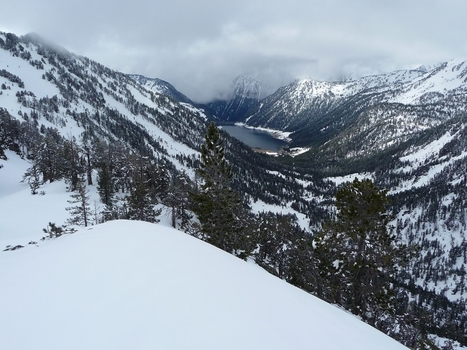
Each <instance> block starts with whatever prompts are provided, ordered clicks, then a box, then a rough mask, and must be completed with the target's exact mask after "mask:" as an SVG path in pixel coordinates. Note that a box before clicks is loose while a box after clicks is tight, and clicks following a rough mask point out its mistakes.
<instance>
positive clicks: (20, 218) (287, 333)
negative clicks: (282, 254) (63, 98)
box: [0, 152, 404, 350]
mask: <svg viewBox="0 0 467 350" xmlns="http://www.w3.org/2000/svg"><path fill="white" fill-rule="evenodd" d="M6 155H7V157H8V160H7V161H3V160H2V161H0V164H2V165H3V168H1V169H0V211H1V212H2V213H3V214H2V220H0V247H5V246H6V245H8V244H10V245H19V244H21V245H23V246H25V247H24V248H22V249H18V250H15V251H1V250H0V280H1V281H2V292H1V293H0V310H2V312H1V313H0V339H2V341H1V343H2V346H1V348H2V349H8V350H15V349H21V350H23V349H48V350H54V349H69V350H72V349H88V350H92V349H99V350H103V349H112V350H115V349H117V350H118V349H241V348H243V349H309V348H319V349H344V348H345V349H375V347H376V348H378V349H382V350H385V349H403V348H404V347H403V346H402V345H400V344H399V343H397V342H396V341H394V340H393V339H391V338H389V337H387V336H386V335H384V334H382V333H380V332H379V331H377V330H375V329H374V328H372V327H370V326H368V325H366V324H365V323H363V322H361V321H360V320H359V319H357V318H356V317H355V316H353V315H351V314H348V313H346V312H344V311H342V310H340V309H338V308H337V307H335V306H332V305H329V304H327V303H325V302H323V301H321V300H319V299H317V298H315V297H313V296H311V295H310V294H308V293H306V292H304V291H302V290H300V289H298V288H295V287H293V286H292V285H290V284H287V283H286V282H284V281H282V280H280V279H278V278H276V277H274V276H272V275H270V274H268V273H267V272H265V271H264V270H263V269H261V268H260V267H258V266H257V265H255V264H254V263H252V262H245V261H243V260H240V259H238V258H236V257H234V256H232V255H230V254H227V253H225V252H223V251H221V250H219V249H217V248H215V247H213V246H211V245H209V244H207V243H205V242H202V241H200V240H198V239H195V238H193V237H191V236H189V235H187V234H185V233H182V232H179V231H177V230H175V229H172V228H170V227H168V225H167V223H162V224H150V223H144V222H137V221H124V220H122V221H111V222H107V223H104V224H101V225H96V226H91V227H88V228H81V229H79V230H78V232H76V233H74V234H67V235H64V236H62V237H59V238H55V239H47V240H44V241H42V240H40V238H41V237H42V236H44V235H45V234H44V233H43V232H42V228H45V227H46V226H47V224H48V222H49V221H52V222H55V223H57V224H58V225H61V224H62V223H64V222H65V221H66V218H67V216H68V213H67V212H66V210H65V209H64V208H65V207H66V206H67V202H66V201H67V200H68V199H69V198H70V197H69V193H68V192H66V185H65V184H64V183H63V182H60V181H57V182H54V183H51V184H46V185H44V186H42V187H41V188H40V190H42V191H45V192H46V194H45V195H34V196H33V195H32V194H31V193H30V189H29V186H28V185H27V184H24V183H21V182H20V181H19V180H20V179H21V177H22V176H21V175H22V173H23V172H24V170H25V169H26V168H27V167H28V166H29V164H28V162H27V161H25V160H23V159H21V158H20V157H19V156H17V155H16V154H14V153H12V152H6ZM89 188H90V190H91V194H92V195H93V196H95V195H96V194H95V187H94V186H89ZM30 241H34V242H36V243H34V244H28V243H29V242H30ZM2 249H3V248H2Z"/></svg>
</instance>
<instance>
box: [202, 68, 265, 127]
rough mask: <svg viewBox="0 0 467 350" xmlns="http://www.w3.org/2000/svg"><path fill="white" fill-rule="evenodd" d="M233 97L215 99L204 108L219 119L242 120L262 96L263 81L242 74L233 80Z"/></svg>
mask: <svg viewBox="0 0 467 350" xmlns="http://www.w3.org/2000/svg"><path fill="white" fill-rule="evenodd" d="M232 84H233V92H232V97H231V98H230V99H228V100H218V101H213V102H210V103H208V104H205V105H204V108H205V109H206V110H207V111H209V112H210V113H211V114H213V115H214V116H215V117H216V118H217V119H218V120H221V121H229V122H235V121H239V120H242V119H243V118H244V115H245V114H246V113H247V111H248V110H249V109H250V108H251V107H252V106H253V105H255V104H256V103H257V102H258V101H259V100H260V99H261V98H262V96H261V82H260V80H259V79H258V78H257V77H255V76H251V75H240V76H238V77H237V78H235V80H234V81H233V83H232Z"/></svg>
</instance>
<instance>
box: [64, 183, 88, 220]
mask: <svg viewBox="0 0 467 350" xmlns="http://www.w3.org/2000/svg"><path fill="white" fill-rule="evenodd" d="M70 197H71V199H70V200H69V201H68V203H70V204H74V206H71V207H68V208H66V210H68V211H69V212H70V214H71V217H70V218H69V219H68V223H69V224H71V225H81V226H85V227H86V226H88V224H89V223H90V222H91V207H90V204H89V200H90V196H89V191H88V190H87V189H86V183H85V180H84V177H80V179H79V181H78V182H77V185H76V191H75V192H73V193H72V194H71V195H70Z"/></svg>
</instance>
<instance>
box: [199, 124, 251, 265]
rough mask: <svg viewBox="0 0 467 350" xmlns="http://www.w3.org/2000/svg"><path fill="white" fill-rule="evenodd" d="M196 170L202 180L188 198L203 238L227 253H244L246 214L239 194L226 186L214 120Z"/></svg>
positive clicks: (225, 166)
mask: <svg viewBox="0 0 467 350" xmlns="http://www.w3.org/2000/svg"><path fill="white" fill-rule="evenodd" d="M198 174H199V175H200V177H201V178H202V180H203V183H202V184H201V186H200V188H199V191H198V192H196V193H193V194H192V200H193V212H194V213H195V214H196V215H197V217H198V219H199V221H200V224H201V233H202V236H203V238H204V239H205V240H206V241H207V242H209V243H211V244H213V245H215V246H217V247H219V248H221V249H223V250H225V251H227V252H229V253H235V254H237V255H242V256H244V255H245V254H248V253H247V251H248V250H249V247H248V246H249V245H248V240H247V239H246V235H245V228H246V226H247V225H248V215H247V214H246V212H245V210H244V209H243V203H242V201H241V198H240V196H239V195H238V194H237V193H236V192H234V191H233V190H232V189H231V188H230V181H231V179H232V171H231V168H230V166H229V165H228V164H227V162H226V159H225V150H224V146H223V140H222V139H221V137H220V134H219V129H218V128H217V127H216V125H215V124H214V123H211V124H210V125H209V127H208V130H207V133H206V136H205V142H204V144H203V145H202V146H201V162H200V167H199V169H198Z"/></svg>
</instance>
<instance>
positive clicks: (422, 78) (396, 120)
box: [246, 60, 467, 156]
mask: <svg viewBox="0 0 467 350" xmlns="http://www.w3.org/2000/svg"><path fill="white" fill-rule="evenodd" d="M466 92H467V62H463V61H458V60H454V61H450V62H445V63H443V64H439V65H437V66H434V67H432V68H430V69H429V70H428V69H426V68H419V69H416V70H407V71H395V72H391V73H387V74H381V75H374V76H368V77H363V78H360V79H357V80H348V81H342V82H321V81H314V80H310V79H305V80H299V81H297V82H295V83H293V84H290V85H288V86H285V87H283V88H281V89H279V90H278V91H277V92H276V93H274V94H272V95H270V96H268V97H267V98H265V99H263V100H262V101H260V102H259V103H258V104H257V105H256V106H255V107H254V108H251V109H250V110H249V112H248V115H246V121H247V123H248V124H249V125H252V126H256V127H266V128H270V129H279V130H283V131H290V132H295V133H294V134H293V135H292V139H293V140H294V142H295V143H296V144H297V145H301V146H306V145H311V146H315V145H322V144H324V143H326V142H327V141H329V140H330V139H332V138H333V137H339V138H341V135H340V133H341V131H343V130H346V129H347V128H350V127H356V126H359V127H361V128H360V130H353V131H352V133H353V135H354V136H355V137H354V138H351V139H350V140H351V141H353V140H354V139H364V141H366V142H367V143H368V144H370V143H371V145H372V147H373V149H376V150H382V149H384V148H385V147H387V146H386V145H387V144H388V143H389V144H394V143H400V142H403V141H405V140H407V139H408V138H410V137H411V136H412V135H414V134H416V133H417V132H419V131H420V130H424V129H426V128H430V127H435V126H438V125H440V124H441V123H442V122H443V120H446V119H450V118H453V117H454V116H455V115H456V114H458V113H459V112H461V111H465V104H466V97H465V96H466ZM413 124H419V126H416V127H414V126H413ZM370 129H371V130H373V129H374V134H377V136H378V137H379V140H377V139H375V138H374V137H373V136H374V135H369V136H368V135H366V134H365V133H366V131H367V130H370ZM362 144H364V142H363V143H362ZM292 146H293V145H292ZM359 146H360V145H359ZM365 151H367V150H365V149H364V150H362V152H360V153H359V154H358V156H362V155H365V153H364V152H365ZM347 155H348V156H352V154H351V152H350V151H349V153H348V154H347Z"/></svg>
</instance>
